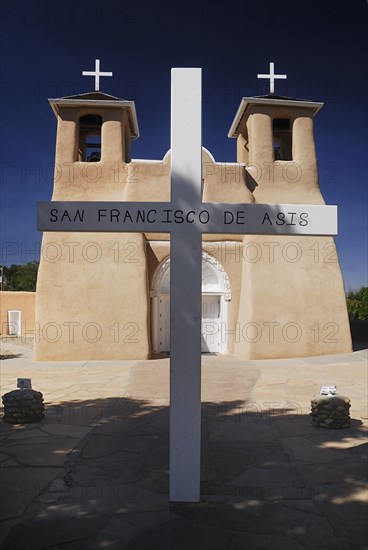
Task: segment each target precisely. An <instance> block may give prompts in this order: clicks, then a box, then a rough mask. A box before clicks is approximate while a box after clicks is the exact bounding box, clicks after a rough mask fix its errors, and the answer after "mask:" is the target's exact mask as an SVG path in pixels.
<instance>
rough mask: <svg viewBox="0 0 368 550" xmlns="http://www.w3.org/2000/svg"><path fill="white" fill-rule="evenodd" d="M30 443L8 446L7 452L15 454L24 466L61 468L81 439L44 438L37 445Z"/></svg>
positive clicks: (31, 441)
mask: <svg viewBox="0 0 368 550" xmlns="http://www.w3.org/2000/svg"><path fill="white" fill-rule="evenodd" d="M29 441H30V442H29V443H18V444H17V445H14V444H12V445H7V446H6V451H7V452H9V453H12V454H14V456H15V458H16V459H17V460H18V461H19V462H21V463H22V464H28V465H29V466H61V465H63V464H64V463H65V461H66V459H67V455H68V454H69V453H71V452H72V450H73V449H74V448H75V447H76V446H77V444H78V443H79V439H75V438H72V437H63V438H61V437H58V438H55V439H50V440H49V439H48V438H44V437H42V438H40V439H39V441H38V443H37V444H35V443H34V440H29ZM5 464H6V463H5Z"/></svg>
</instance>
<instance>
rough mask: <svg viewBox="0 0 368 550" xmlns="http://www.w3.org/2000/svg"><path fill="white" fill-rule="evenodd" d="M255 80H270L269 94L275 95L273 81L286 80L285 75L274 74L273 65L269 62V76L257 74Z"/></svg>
mask: <svg viewBox="0 0 368 550" xmlns="http://www.w3.org/2000/svg"><path fill="white" fill-rule="evenodd" d="M257 78H269V79H270V94H274V93H275V79H276V78H279V79H286V78H287V75H286V74H275V64H274V62H273V61H270V74H257Z"/></svg>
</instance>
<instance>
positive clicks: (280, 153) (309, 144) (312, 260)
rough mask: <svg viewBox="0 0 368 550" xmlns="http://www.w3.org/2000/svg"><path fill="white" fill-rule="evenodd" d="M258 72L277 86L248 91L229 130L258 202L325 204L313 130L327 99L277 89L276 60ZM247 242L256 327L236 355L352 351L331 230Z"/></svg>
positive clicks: (243, 300) (242, 310)
mask: <svg viewBox="0 0 368 550" xmlns="http://www.w3.org/2000/svg"><path fill="white" fill-rule="evenodd" d="M258 77H259V78H268V79H269V80H270V93H269V94H267V95H263V96H256V97H243V98H242V100H241V102H240V105H239V108H238V111H237V113H236V115H235V118H234V120H233V122H232V125H231V127H230V130H229V133H228V136H229V137H230V138H236V140H237V161H238V162H239V163H244V164H245V165H246V166H245V171H246V183H247V187H248V188H249V190H250V191H251V192H252V194H253V197H254V202H255V203H261V204H271V205H272V204H275V205H277V204H290V205H292V204H317V205H318V204H320V205H323V204H325V202H324V199H323V196H322V193H321V190H320V186H319V181H318V169H317V156H316V148H315V143H314V133H313V122H314V117H315V115H316V114H317V113H318V111H319V110H320V109H321V107H322V106H323V103H320V102H316V101H309V100H303V99H296V98H291V97H285V96H281V95H276V94H275V87H274V81H275V79H276V78H286V75H275V74H274V64H273V63H270V73H269V74H267V75H258ZM291 215H292V212H291ZM282 223H286V222H284V220H282V219H281V220H278V221H277V224H282ZM290 223H293V222H290ZM243 246H244V248H245V249H246V248H248V247H252V248H253V250H256V251H257V261H254V262H247V261H244V262H242V284H241V296H240V301H239V317H238V320H239V326H240V327H250V331H251V333H250V335H249V334H248V333H245V334H246V335H245V337H243V338H239V339H238V342H237V343H236V344H235V353H236V354H237V355H239V356H243V357H247V358H249V359H272V358H276V357H295V356H303V355H306V356H308V355H318V354H320V355H324V354H328V353H338V352H346V351H350V350H351V337H350V329H349V321H348V315H347V311H346V304H345V292H344V284H343V279H342V274H341V269H340V265H339V260H338V257H337V251H336V246H335V243H334V240H333V238H332V237H313V236H304V237H302V236H293V237H292V238H290V237H287V236H281V235H280V236H278V235H268V236H262V235H252V236H249V235H245V236H244V239H243ZM316 251H317V252H316ZM285 304H287V305H288V307H287V308H286V307H285ZM252 331H253V332H252ZM317 332H318V334H317ZM243 336H244V335H243Z"/></svg>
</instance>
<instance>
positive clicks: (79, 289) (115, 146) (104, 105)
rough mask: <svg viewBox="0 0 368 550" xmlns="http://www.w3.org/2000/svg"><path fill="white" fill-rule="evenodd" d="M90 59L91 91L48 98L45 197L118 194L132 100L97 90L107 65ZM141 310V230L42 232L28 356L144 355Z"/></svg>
mask: <svg viewBox="0 0 368 550" xmlns="http://www.w3.org/2000/svg"><path fill="white" fill-rule="evenodd" d="M97 61H98V60H96V71H95V72H94V73H92V74H88V73H87V76H95V90H94V91H92V92H87V93H84V94H80V95H74V96H70V97H62V98H58V99H50V100H49V102H50V105H51V107H52V110H53V111H54V113H55V115H56V118H57V134H56V154H55V172H54V174H55V175H54V184H53V193H52V200H54V201H65V203H66V205H67V203H68V201H99V200H100V201H124V191H125V188H126V186H127V185H128V182H129V177H128V176H129V170H130V166H131V157H130V143H131V141H132V140H134V139H137V138H138V137H139V129H138V122H137V116H136V111H135V105H134V101H127V100H123V99H120V98H118V97H114V96H111V95H109V94H106V93H103V92H101V91H100V90H99V77H100V76H110V73H108V74H106V73H105V74H104V73H101V72H100V71H99V61H98V63H97ZM64 215H68V214H67V207H66V210H65V212H64ZM137 302H139V304H140V307H139V308H137ZM148 315H149V296H148V289H147V258H146V238H145V236H144V234H141V233H134V234H133V233H132V234H126V233H72V232H62V233H47V232H45V233H44V234H43V238H42V248H41V260H40V267H39V272H38V280H37V292H36V324H37V326H38V335H37V338H36V341H35V359H36V360H38V361H64V360H70V358H71V357H73V360H88V359H96V360H103V359H119V358H121V357H124V358H132V359H134V358H147V357H148V356H149V353H150V350H149V330H148Z"/></svg>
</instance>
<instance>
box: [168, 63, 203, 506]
mask: <svg viewBox="0 0 368 550" xmlns="http://www.w3.org/2000/svg"><path fill="white" fill-rule="evenodd" d="M201 81H202V75H201V69H172V73H171V204H172V206H173V208H178V209H181V210H185V209H187V208H189V209H190V206H191V205H198V204H200V201H201V194H202V120H201V108H202V105H201V102H202V97H201V95H202V94H201V88H202V82H201ZM184 225H185V229H183V231H182V232H181V231H180V229H179V230H178V229H177V228H175V231H173V232H172V233H171V244H170V254H171V261H170V270H171V273H170V500H171V501H179V502H197V501H198V500H199V499H200V442H201V441H200V440H201V309H202V305H201V290H202V289H201V287H202V265H201V264H202V235H201V233H200V232H199V231H198V229H195V228H192V227H191V226H190V225H189V224H184ZM193 225H194V224H193ZM188 226H189V228H188Z"/></svg>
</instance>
